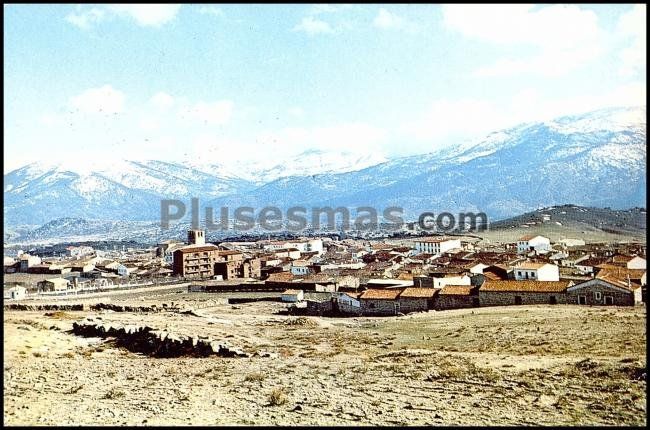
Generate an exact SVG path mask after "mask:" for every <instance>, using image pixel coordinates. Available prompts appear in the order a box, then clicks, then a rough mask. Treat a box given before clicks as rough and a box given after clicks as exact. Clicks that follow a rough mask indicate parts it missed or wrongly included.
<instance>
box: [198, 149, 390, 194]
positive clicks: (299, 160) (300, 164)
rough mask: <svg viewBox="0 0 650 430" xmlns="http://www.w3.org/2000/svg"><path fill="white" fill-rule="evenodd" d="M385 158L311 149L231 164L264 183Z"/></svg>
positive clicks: (356, 167) (345, 169)
mask: <svg viewBox="0 0 650 430" xmlns="http://www.w3.org/2000/svg"><path fill="white" fill-rule="evenodd" d="M386 161H387V159H386V158H385V157H384V156H383V155H381V154H377V153H370V154H369V153H359V152H353V151H340V152H339V151H322V150H318V149H310V150H307V151H304V152H301V153H300V154H296V155H294V156H291V157H289V158H286V159H283V160H281V161H280V162H278V160H277V159H269V160H255V161H252V162H238V163H235V164H234V165H233V166H230V168H231V169H232V170H231V171H232V172H238V173H237V174H238V175H239V177H240V178H244V179H246V180H248V181H251V182H253V183H255V184H257V185H263V184H266V183H268V182H271V181H274V180H276V179H280V178H287V177H291V176H310V175H315V174H323V173H345V172H353V171H356V170H361V169H365V168H366V167H370V166H375V165H377V164H381V163H384V162H386ZM195 168H196V169H198V170H205V169H208V170H209V169H212V170H214V171H226V169H228V167H227V166H222V165H214V164H212V165H208V166H201V165H198V164H197V165H196V166H195Z"/></svg>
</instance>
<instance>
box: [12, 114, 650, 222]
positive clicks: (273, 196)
mask: <svg viewBox="0 0 650 430" xmlns="http://www.w3.org/2000/svg"><path fill="white" fill-rule="evenodd" d="M645 115H646V109H645V107H637V108H612V109H603V110H599V111H594V112H590V113H587V114H584V115H574V116H570V117H562V118H558V119H556V120H553V121H546V122H540V123H529V124H522V125H520V126H517V127H513V128H511V129H507V130H502V131H497V132H493V133H490V134H489V135H487V136H486V137H485V138H484V139H482V140H479V141H473V142H468V143H467V144H464V145H462V146H460V147H449V148H445V149H442V150H439V151H436V152H432V153H429V154H422V155H415V156H409V157H402V158H397V159H393V160H389V161H384V162H381V161H383V158H381V156H377V157H373V156H371V155H367V156H365V155H363V154H362V155H358V154H357V155H358V156H357V155H355V156H354V157H352V158H350V159H349V160H347V159H345V156H344V155H342V154H340V153H339V154H328V153H326V152H325V151H313V150H312V151H306V152H305V153H303V154H301V155H300V156H296V157H295V158H292V159H291V160H289V161H287V162H284V163H280V164H278V165H277V166H275V167H271V168H267V166H257V167H258V168H260V169H261V170H250V171H245V170H243V169H240V171H239V173H236V171H237V169H227V168H225V167H224V166H219V165H212V167H210V166H209V165H202V166H190V165H183V164H180V163H170V162H163V161H155V160H152V161H142V162H135V161H123V162H121V163H117V164H116V165H112V166H111V167H110V169H106V168H104V169H94V170H93V169H91V168H89V167H88V166H86V165H85V164H80V167H85V168H86V169H85V171H84V170H83V169H82V170H80V171H76V172H75V171H72V170H68V169H65V168H62V167H61V166H44V165H42V164H39V163H34V164H30V165H28V166H24V167H22V168H20V169H17V170H15V171H13V172H10V173H9V174H7V175H5V188H4V190H5V193H4V203H5V209H4V215H5V228H7V226H9V227H13V226H18V225H24V224H31V225H34V224H38V225H40V224H45V223H47V222H48V221H50V220H53V219H58V218H64V217H74V218H82V219H103V220H125V221H137V220H141V221H154V220H155V221H158V220H159V218H160V200H161V199H174V198H175V199H181V200H182V201H183V202H184V203H185V204H186V206H188V207H189V204H190V201H189V199H190V198H191V197H199V198H200V200H201V204H202V206H205V205H208V206H210V207H213V208H215V211H218V208H219V207H228V208H230V209H231V213H232V212H233V211H234V209H235V208H236V207H239V206H251V207H254V208H255V209H257V210H259V209H261V208H263V207H265V206H277V207H280V208H282V209H286V208H289V207H292V206H304V207H306V208H312V207H321V206H332V207H338V206H346V207H350V208H355V207H360V206H373V207H375V208H376V209H377V210H378V211H379V212H381V210H383V208H386V207H388V206H399V207H402V208H404V210H405V215H406V216H407V217H411V218H412V217H417V215H418V214H419V213H421V212H422V211H434V212H437V213H439V212H441V211H452V212H453V211H477V212H478V211H481V212H486V213H487V214H488V215H489V216H490V217H492V218H495V219H499V218H505V217H508V216H513V215H516V214H520V213H523V212H526V211H530V210H534V209H536V208H538V207H540V206H548V205H560V204H566V203H571V204H578V205H584V206H600V207H604V206H611V207H614V208H626V207H633V206H642V207H645V205H646V193H645V185H646V177H645V169H646V146H645V142H646V120H645ZM348 155H350V154H348ZM377 163H379V164H377ZM251 169H252V168H251ZM242 172H245V174H244V173H242ZM307 172H308V174H306V173H307ZM255 175H258V176H257V177H258V179H257V180H255V181H254V180H253V178H254V176H255ZM260 178H266V179H264V180H263V181H262V179H260ZM267 180H268V181H267ZM260 182H264V183H262V184H261V185H260Z"/></svg>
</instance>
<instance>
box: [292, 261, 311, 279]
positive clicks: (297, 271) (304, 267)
mask: <svg viewBox="0 0 650 430" xmlns="http://www.w3.org/2000/svg"><path fill="white" fill-rule="evenodd" d="M309 264H310V263H309V262H307V261H304V260H297V261H294V262H292V263H291V273H292V274H293V275H297V276H301V275H307V274H309Z"/></svg>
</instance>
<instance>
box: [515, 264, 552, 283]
mask: <svg viewBox="0 0 650 430" xmlns="http://www.w3.org/2000/svg"><path fill="white" fill-rule="evenodd" d="M514 272H515V280H517V281H528V280H532V281H559V280H560V269H559V268H558V267H557V266H556V265H555V264H549V263H531V262H524V263H521V264H519V265H517V266H515V269H514Z"/></svg>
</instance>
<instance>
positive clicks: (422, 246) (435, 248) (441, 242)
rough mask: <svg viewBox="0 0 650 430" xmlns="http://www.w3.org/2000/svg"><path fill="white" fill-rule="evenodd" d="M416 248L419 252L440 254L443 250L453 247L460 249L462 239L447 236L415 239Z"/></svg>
mask: <svg viewBox="0 0 650 430" xmlns="http://www.w3.org/2000/svg"><path fill="white" fill-rule="evenodd" d="M414 248H415V251H416V252H417V253H418V254H434V255H440V254H442V253H443V252H447V251H450V250H452V249H456V248H457V249H460V248H461V244H460V239H451V238H446V237H426V238H421V239H416V240H415V241H414Z"/></svg>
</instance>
